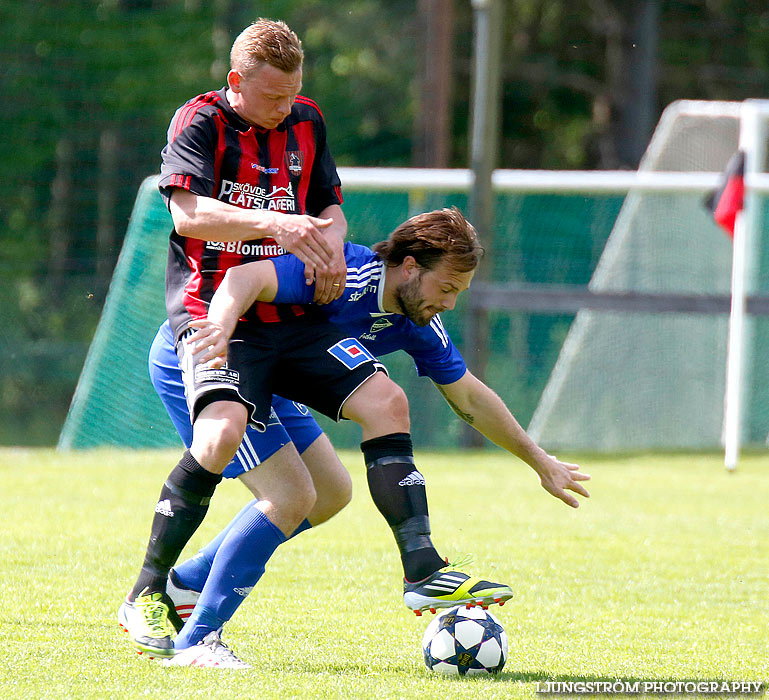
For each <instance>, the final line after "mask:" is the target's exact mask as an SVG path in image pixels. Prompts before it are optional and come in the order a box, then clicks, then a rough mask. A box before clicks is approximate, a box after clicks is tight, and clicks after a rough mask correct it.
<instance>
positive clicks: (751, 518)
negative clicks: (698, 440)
mask: <svg viewBox="0 0 769 700" xmlns="http://www.w3.org/2000/svg"><path fill="white" fill-rule="evenodd" d="M564 456H566V455H564ZM177 458H178V454H177V453H176V452H174V451H171V452H167V451H161V452H129V451H124V452H111V451H94V452H81V453H63V454H59V453H56V452H54V451H52V450H32V449H30V450H27V449H2V450H0V478H1V479H2V490H3V496H2V500H1V501H0V503H1V504H2V505H1V506H0V523H2V529H1V530H0V532H1V533H2V537H0V567H1V570H2V581H1V583H2V585H0V639H1V640H2V647H1V648H2V651H3V656H4V658H3V660H2V663H0V697H2V698H14V699H16V700H21V699H22V698H24V699H26V698H29V699H34V700H41V699H46V700H48V699H51V698H76V699H77V700H89V699H91V698H159V699H162V700H171V699H175V698H180V699H184V700H193V699H195V698H206V699H207V700H208V699H211V700H214V699H216V700H227V699H230V698H232V699H233V700H243V699H244V698H256V699H259V700H268V699H272V698H275V699H278V698H280V699H281V700H283V699H285V698H301V699H302V700H304V699H307V698H356V699H358V700H361V699H367V698H415V699H419V700H428V699H431V698H451V699H452V700H453V699H454V698H484V699H485V698H518V697H521V698H533V697H537V687H538V686H537V684H538V683H544V682H545V681H548V680H560V681H568V680H573V681H578V680H586V681H590V680H613V679H616V678H622V679H631V680H639V681H644V680H671V679H672V680H752V681H766V680H769V634H767V629H768V623H769V611H768V610H767V600H768V599H769V596H767V589H768V586H767V574H768V573H769V566H768V564H769V517H768V514H767V503H768V502H769V455H767V454H765V453H761V454H755V455H749V456H747V457H745V458H744V459H743V461H742V463H741V465H740V468H739V470H738V472H737V473H735V474H732V475H730V474H728V473H726V472H725V471H724V469H723V466H722V464H721V458H720V456H718V455H696V454H695V455H684V454H678V455H667V456H665V455H639V456H628V457H612V458H608V457H599V458H596V457H587V456H582V457H578V458H576V460H575V461H578V462H579V463H580V464H581V465H582V466H583V469H584V471H587V472H589V473H590V474H592V476H593V480H592V482H591V483H590V484H589V485H588V486H589V490H590V491H591V494H592V498H591V499H590V500H589V501H586V502H584V503H583V505H582V507H581V508H580V509H579V510H577V511H572V510H571V509H569V508H567V507H566V506H564V505H563V504H561V503H560V502H559V501H556V500H555V499H554V498H552V497H551V496H549V495H548V494H546V493H545V492H544V491H543V490H542V489H541V488H540V487H539V485H538V483H537V481H536V479H535V477H534V475H533V473H532V472H531V471H530V470H529V469H528V467H526V466H525V465H523V464H521V463H520V462H517V461H516V460H514V459H512V458H509V457H507V456H506V455H505V454H503V453H501V452H484V453H451V454H448V453H447V454H439V453H431V454H418V463H419V465H420V468H421V470H422V472H423V473H424V474H425V476H426V478H427V484H428V494H429V498H430V507H431V511H432V514H431V516H432V517H431V519H432V529H433V539H434V541H435V543H436V545H437V546H438V549H439V551H440V552H441V553H442V554H445V555H448V556H450V557H451V556H456V555H461V554H466V553H471V554H472V555H473V556H474V564H473V565H472V567H471V570H472V571H473V572H474V573H477V574H478V575H482V576H485V577H489V578H492V579H496V580H500V581H505V582H508V583H510V584H511V585H512V586H513V588H514V590H515V591H516V597H515V598H514V599H513V600H512V601H510V602H509V603H508V604H507V605H505V606H504V607H503V608H496V609H492V610H493V611H494V612H495V613H496V614H497V615H498V617H499V618H500V620H501V621H502V623H503V624H504V625H505V627H506V629H507V633H508V636H509V639H510V656H509V659H508V662H507V666H506V667H505V670H504V671H503V672H502V674H500V676H499V677H497V678H482V679H476V678H472V679H448V678H445V677H441V676H436V675H434V674H431V673H430V672H428V671H427V670H426V669H425V667H424V665H423V662H422V659H421V650H420V640H421V637H422V633H423V631H424V628H425V627H426V625H427V622H428V621H429V619H432V616H431V615H429V614H428V615H426V616H425V617H423V618H417V617H415V616H414V615H413V614H412V613H410V612H409V611H408V610H407V609H406V608H405V607H404V606H403V603H402V601H401V597H400V575H401V574H400V568H399V563H398V557H397V554H396V548H395V544H394V541H393V538H392V534H391V533H390V531H389V528H388V527H387V526H386V524H385V523H384V521H383V520H382V518H381V517H380V516H379V515H378V513H377V512H376V511H375V509H374V507H373V505H372V503H371V501H370V498H369V496H368V493H367V489H366V485H365V477H364V474H363V466H362V461H361V458H360V456H359V455H357V454H353V453H345V454H344V455H343V458H344V461H345V464H347V466H348V468H349V469H350V471H351V473H352V474H353V478H354V483H355V496H354V498H353V502H352V503H351V504H350V506H348V508H347V509H346V510H345V511H344V512H343V513H341V514H340V515H339V516H337V517H336V518H335V519H333V520H332V521H331V522H329V523H327V524H325V525H323V526H321V527H319V528H317V529H315V530H311V531H309V532H307V533H304V534H302V535H301V536H300V537H297V538H296V539H295V540H292V541H290V542H288V543H287V544H286V545H284V546H282V547H281V548H280V549H279V550H278V551H277V553H276V554H275V556H274V557H273V559H272V560H271V562H270V564H269V566H268V569H267V573H266V574H265V576H264V577H263V579H262V581H261V582H260V584H259V586H258V587H257V589H255V591H254V593H253V594H252V595H251V597H250V598H249V599H248V600H247V601H246V602H245V603H244V605H243V606H241V608H240V610H239V611H238V613H237V614H236V616H235V617H234V619H233V620H232V622H231V623H230V625H229V626H228V627H227V629H226V631H225V635H224V638H225V640H226V641H227V642H228V643H229V644H230V645H231V646H232V647H233V648H234V650H235V651H236V652H237V653H238V654H239V655H240V656H241V657H242V658H243V659H244V660H246V661H248V662H250V663H251V664H253V666H254V669H253V670H252V671H247V672H238V671H215V670H199V669H184V668H182V669H168V668H164V667H163V666H161V665H160V664H158V663H156V662H152V661H149V660H147V659H145V658H144V657H140V656H138V655H136V654H135V653H134V652H133V651H132V648H131V646H130V645H129V642H128V639H127V637H126V636H125V635H124V634H123V632H122V631H121V630H120V629H119V627H118V626H117V624H116V618H115V613H116V610H117V607H118V605H119V604H120V600H121V597H122V596H123V595H124V594H125V591H126V589H127V588H128V587H129V585H130V584H131V583H132V581H133V579H134V578H135V576H136V573H137V571H138V568H139V566H140V563H141V559H142V556H143V552H144V547H145V544H146V538H147V535H148V533H149V523H150V519H151V516H152V512H153V508H154V505H155V502H156V496H157V494H158V492H159V490H160V486H161V484H162V481H163V479H164V478H165V476H166V474H167V472H168V471H169V470H170V468H171V466H172V465H173V464H174V463H175V461H176V459H177ZM246 497H247V492H246V490H245V489H244V488H243V487H242V486H241V485H240V484H238V483H232V482H225V483H223V484H222V486H221V487H220V489H219V491H218V492H217V496H216V498H215V499H214V503H213V506H212V508H211V510H210V511H209V515H208V518H207V520H206V522H205V523H204V524H203V526H202V527H201V529H200V531H199V532H198V533H197V534H196V536H195V538H194V539H193V541H192V542H191V543H190V548H189V549H188V552H192V551H194V548H195V547H197V546H199V545H202V544H203V543H204V542H205V541H206V540H207V538H209V537H211V536H212V535H214V534H215V533H216V532H217V530H218V529H219V528H220V527H221V526H222V525H224V524H225V523H226V522H227V521H228V520H229V517H230V516H231V515H233V514H234V513H235V512H236V510H237V509H238V508H239V507H240V506H241V505H242V504H243V503H244V502H245V499H246ZM690 697H695V696H690ZM711 697H714V696H711Z"/></svg>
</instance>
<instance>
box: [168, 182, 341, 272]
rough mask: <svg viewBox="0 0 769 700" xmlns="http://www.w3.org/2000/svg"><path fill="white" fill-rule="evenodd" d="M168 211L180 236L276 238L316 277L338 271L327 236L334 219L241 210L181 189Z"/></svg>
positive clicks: (229, 238) (177, 191)
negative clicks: (332, 270)
mask: <svg viewBox="0 0 769 700" xmlns="http://www.w3.org/2000/svg"><path fill="white" fill-rule="evenodd" d="M329 208H330V207H329ZM169 209H170V212H171V218H172V219H173V221H174V228H175V229H176V232H177V233H178V234H179V235H180V236H186V237H187V238H196V239H199V240H203V241H247V240H252V239H255V238H274V239H275V240H276V241H277V242H278V243H279V244H280V245H281V246H282V247H283V248H284V249H285V250H287V251H288V252H289V253H293V254H294V255H296V257H297V258H299V259H300V260H301V261H302V262H303V263H304V264H305V265H306V266H307V267H308V268H309V270H310V271H311V273H312V275H313V276H315V275H318V274H321V275H322V274H327V272H328V270H329V269H330V268H331V267H332V266H333V268H334V269H335V270H336V269H338V264H339V262H338V259H337V257H336V256H337V252H336V249H335V248H334V245H333V244H332V242H331V241H332V240H333V236H327V235H326V230H327V229H328V228H329V227H331V226H332V225H334V221H332V220H331V219H328V218H325V219H324V218H317V217H314V216H308V215H306V214H284V213H282V212H278V211H267V210H265V209H242V208H241V207H236V206H234V205H232V204H228V203H227V202H220V201H219V200H218V199H214V198H213V197H203V196H201V195H197V194H193V193H192V192H189V191H187V190H183V189H180V188H176V189H175V190H174V191H173V194H172V195H171V203H170V206H169ZM340 213H341V209H340ZM343 218H344V217H343ZM345 231H346V223H345ZM342 263H344V256H342Z"/></svg>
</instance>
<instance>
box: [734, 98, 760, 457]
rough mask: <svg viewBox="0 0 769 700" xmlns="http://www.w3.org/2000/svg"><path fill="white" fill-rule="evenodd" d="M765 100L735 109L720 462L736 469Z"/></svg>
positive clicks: (753, 267) (753, 265)
mask: <svg viewBox="0 0 769 700" xmlns="http://www.w3.org/2000/svg"><path fill="white" fill-rule="evenodd" d="M767 121H769V100H747V101H746V102H744V103H742V105H741V109H740V143H739V146H740V150H742V151H743V153H745V207H744V209H743V210H742V211H740V212H738V213H737V218H736V219H735V229H734V249H733V254H732V278H731V310H730V314H729V341H728V355H727V366H726V390H725V394H724V464H725V466H726V468H727V469H728V470H729V471H733V470H734V469H735V468H736V467H737V461H738V459H739V451H740V442H741V417H742V410H743V407H742V403H743V396H742V385H743V376H744V362H745V354H746V348H745V346H746V324H745V315H746V303H745V302H746V296H747V294H748V293H749V292H750V291H752V290H753V288H754V287H755V284H754V281H753V279H752V278H753V275H754V274H755V268H756V263H755V261H756V257H757V247H758V246H757V243H758V240H759V232H758V227H759V221H760V217H759V214H758V207H757V201H756V195H757V194H758V193H759V192H762V191H763V192H765V191H767V190H766V185H767V177H766V175H764V176H763V177H761V173H762V172H763V170H764V169H765V168H766V152H767V149H766V137H767Z"/></svg>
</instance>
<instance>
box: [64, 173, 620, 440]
mask: <svg viewBox="0 0 769 700" xmlns="http://www.w3.org/2000/svg"><path fill="white" fill-rule="evenodd" d="M623 199H624V197H622V196H617V195H595V196H585V195H583V194H579V195H552V194H516V195H499V196H498V197H497V201H496V207H497V209H496V222H497V223H496V229H495V232H494V237H493V245H492V246H491V249H490V250H489V251H488V254H489V259H490V261H491V266H490V267H491V276H492V278H493V280H495V281H504V282H509V281H519V282H532V283H537V282H549V283H561V284H575V285H585V284H587V282H588V281H589V279H590V276H591V274H592V271H593V269H594V267H595V264H596V261H597V260H598V258H599V256H600V254H601V251H602V250H603V246H604V243H605V241H606V239H607V237H608V235H609V233H610V231H611V229H612V226H613V224H614V221H615V219H616V217H617V214H618V212H619V209H620V207H621V205H622V201H623ZM450 205H456V206H458V207H460V208H461V209H463V210H466V208H467V198H466V196H465V195H464V194H457V193H449V192H446V193H435V192H408V191H405V190H404V191H402V192H391V191H386V192H372V191H355V190H351V189H349V188H347V189H345V204H344V209H345V214H346V216H347V219H348V223H349V238H350V240H352V241H354V242H356V243H362V244H364V245H368V244H371V243H374V242H376V241H378V240H381V239H382V238H384V237H386V236H387V235H388V234H389V232H390V231H392V230H393V229H394V228H395V227H396V226H397V225H398V224H399V223H401V222H402V221H403V220H405V219H406V218H408V217H409V216H410V215H412V214H414V213H416V212H417V211H425V210H429V209H433V208H438V207H443V206H450ZM170 229H171V221H170V216H169V214H168V211H167V210H166V208H165V206H164V204H163V202H162V200H161V198H160V195H159V194H158V192H157V189H156V178H154V177H151V178H148V179H147V180H145V181H144V183H143V184H142V186H141V188H140V191H139V193H138V196H137V198H136V204H135V207H134V210H133V213H132V216H131V219H130V223H129V227H128V231H127V235H126V238H125V243H124V246H123V250H122V252H121V255H120V259H119V261H118V264H117V266H116V269H115V273H114V276H113V280H112V283H111V286H110V290H109V294H108V296H107V300H106V302H105V306H104V311H103V314H102V318H101V321H100V323H99V326H98V329H97V331H96V334H95V337H94V340H93V343H92V345H91V348H90V350H89V353H88V357H87V359H86V361H85V365H84V368H83V371H82V374H81V377H80V381H79V383H78V387H77V390H76V392H75V395H74V398H73V400H72V405H71V407H70V410H69V414H68V416H67V420H66V422H65V425H64V428H63V430H62V433H61V437H60V440H59V447H60V448H86V447H96V446H101V445H116V446H127V447H150V446H152V447H154V446H170V445H179V444H180V443H179V438H178V437H177V436H176V434H175V432H174V430H173V427H172V425H171V422H170V420H169V419H168V417H167V416H166V414H165V411H164V409H163V407H162V404H161V403H160V400H159V399H158V398H157V396H156V395H155V393H154V390H153V389H152V386H151V384H150V381H149V377H148V372H147V354H148V350H149V346H150V344H151V341H152V338H153V337H154V335H155V332H156V330H157V328H158V326H159V325H160V324H161V323H162V322H163V320H164V318H165V307H164V301H163V299H164V277H163V276H164V272H165V263H166V254H167V242H168V233H169V231H170ZM472 293H473V292H472V289H471V291H470V292H468V294H472ZM463 296H465V298H464V299H462V297H460V303H459V304H458V307H457V309H456V310H455V311H453V312H451V313H448V314H444V315H443V320H444V323H445V325H446V327H447V329H448V330H449V332H450V333H451V335H452V338H453V339H454V341H455V343H456V344H457V345H458V346H459V347H460V348H462V347H463V342H464V317H465V313H466V311H467V302H468V299H467V297H466V295H463ZM572 320H573V315H571V314H560V315H558V314H556V315H552V314H546V315H543V314H530V313H524V312H516V313H511V312H505V311H499V312H492V313H490V314H489V338H490V343H489V347H488V351H489V357H488V367H487V379H488V382H489V384H490V385H491V386H492V387H493V388H494V389H495V390H496V391H497V393H499V394H500V396H501V397H502V398H503V399H504V400H505V401H506V402H507V403H508V405H509V406H510V408H511V409H512V411H513V412H514V414H515V415H516V416H517V417H518V419H519V420H520V422H521V423H522V424H524V425H526V424H527V422H528V421H529V419H530V418H531V416H532V414H533V412H534V409H535V408H536V405H537V401H538V399H539V396H540V394H541V392H542V390H543V388H544V386H545V384H546V382H547V379H548V377H549V375H550V371H551V369H552V367H553V365H554V364H555V361H556V358H557V356H558V352H559V350H560V347H561V344H562V342H563V339H564V337H565V336H566V333H567V332H568V329H569V326H570V324H571V321H572ZM384 359H385V363H386V365H387V367H388V369H389V371H390V373H391V376H392V377H393V378H394V379H395V380H396V381H397V382H398V383H399V384H401V386H403V387H404V389H405V390H406V393H407V394H408V396H409V401H410V404H411V411H412V428H413V434H414V438H415V441H416V443H417V444H419V445H420V446H421V447H446V448H448V447H456V446H458V445H459V444H460V442H461V435H462V430H463V424H462V423H461V422H460V421H459V419H458V418H456V416H455V415H454V414H453V413H452V411H451V410H450V408H449V407H448V406H447V405H446V404H445V402H444V401H443V399H442V398H441V397H440V395H439V394H438V392H437V391H436V390H435V389H434V388H433V387H432V385H431V383H430V381H429V380H427V379H424V378H419V377H417V376H416V372H415V370H414V367H413V363H412V362H411V360H410V358H409V357H407V356H406V355H404V354H403V353H396V354H393V355H389V356H387V357H386V358H384ZM319 420H320V422H321V423H322V425H323V427H324V429H326V430H327V432H328V433H329V435H330V437H331V438H332V440H333V441H334V444H335V445H337V446H339V447H351V446H354V445H357V443H358V441H359V429H358V428H357V426H354V425H351V424H348V423H342V424H339V425H337V424H334V423H332V422H331V421H329V420H327V419H325V418H323V417H320V419H319Z"/></svg>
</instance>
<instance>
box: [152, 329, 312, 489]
mask: <svg viewBox="0 0 769 700" xmlns="http://www.w3.org/2000/svg"><path fill="white" fill-rule="evenodd" d="M149 372H150V380H151V381H152V386H154V387H155V391H157V393H158V396H159V397H160V400H161V401H162V402H163V405H164V406H165V408H166V411H167V412H168V415H169V417H170V418H171V421H172V422H173V424H174V427H175V428H176V431H177V432H178V433H179V436H180V437H181V439H182V442H183V443H184V444H185V445H186V446H187V447H189V446H190V444H191V443H192V423H191V421H190V412H189V408H188V407H187V399H186V398H185V396H184V384H183V382H182V370H181V368H180V367H179V359H178V357H177V356H176V350H175V349H174V340H173V333H172V332H171V326H170V324H169V323H168V321H166V322H165V323H164V324H163V325H162V326H160V328H159V329H158V332H157V335H156V336H155V340H153V341H152V346H151V347H150V354H149ZM322 433H323V431H322V430H321V428H320V426H319V425H318V423H317V422H316V421H315V418H313V416H312V414H311V413H310V410H309V409H308V408H307V406H304V405H303V404H300V403H295V402H294V401H289V400H288V399H284V398H281V397H280V396H273V397H272V411H271V413H270V418H269V420H268V421H267V427H266V430H265V431H264V432H259V431H257V430H256V429H255V428H252V427H251V426H249V427H248V428H246V434H245V435H244V436H243V442H242V443H241V445H240V447H239V448H238V451H237V453H236V454H235V457H233V459H232V462H230V463H229V464H228V465H227V467H226V469H225V470H224V476H225V477H226V478H228V479H234V478H236V477H238V476H240V475H241V474H242V473H243V472H247V471H249V470H250V469H253V468H254V467H256V466H258V465H259V464H261V463H262V462H264V461H265V460H266V459H268V458H269V457H271V456H272V455H274V454H275V453H276V452H277V451H278V450H279V449H280V448H281V447H283V446H284V445H287V444H288V443H289V442H293V443H294V446H295V447H296V449H297V451H298V452H299V454H301V453H303V452H304V451H305V450H306V449H307V448H308V447H309V446H310V445H311V444H312V443H313V442H315V440H317V439H318V437H320V435H321V434H322Z"/></svg>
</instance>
